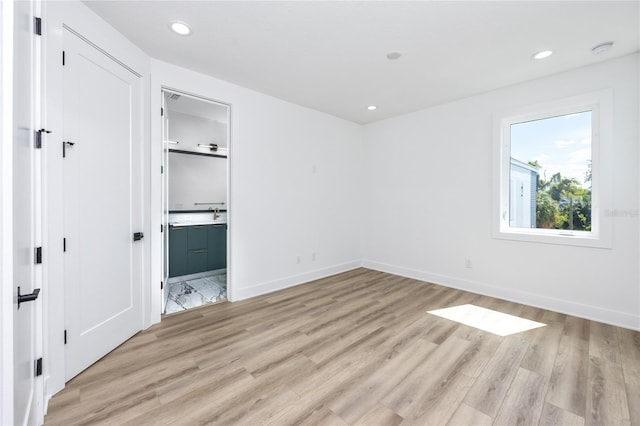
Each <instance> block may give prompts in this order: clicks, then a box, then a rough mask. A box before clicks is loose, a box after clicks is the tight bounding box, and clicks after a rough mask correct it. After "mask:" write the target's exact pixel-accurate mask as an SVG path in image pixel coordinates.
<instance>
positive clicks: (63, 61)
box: [62, 50, 65, 67]
mask: <svg viewBox="0 0 640 426" xmlns="http://www.w3.org/2000/svg"><path fill="white" fill-rule="evenodd" d="M64 63H65V60H64V50H63V51H62V66H63V67H64Z"/></svg>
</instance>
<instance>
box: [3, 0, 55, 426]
mask: <svg viewBox="0 0 640 426" xmlns="http://www.w3.org/2000/svg"><path fill="white" fill-rule="evenodd" d="M16 13H17V12H16V11H15V8H14V3H13V2H1V4H0V22H1V23H2V25H1V26H0V28H1V31H0V54H1V61H0V64H2V65H1V68H0V129H2V133H1V134H0V166H1V167H0V308H1V309H0V376H1V377H2V389H1V390H0V393H1V395H0V424H13V423H15V421H16V419H15V416H16V414H17V413H15V409H14V403H15V395H14V385H15V380H14V371H15V362H16V360H15V358H14V349H15V346H14V336H15V325H16V324H15V322H14V313H15V309H16V297H17V296H16V294H17V293H16V285H17V284H16V282H15V276H14V268H13V264H14V256H15V252H14V250H13V245H14V232H15V230H14V226H15V222H14V216H13V208H14V206H13V197H14V194H15V190H16V188H15V186H14V185H15V182H14V179H13V174H14V164H13V156H14V137H15V133H14V109H13V108H14V98H15V96H21V95H22V94H20V93H16V92H15V91H14V65H15V64H14V54H15V50H14V41H15V34H16V31H19V29H17V28H15V26H14V19H15V17H16ZM29 14H30V15H33V17H34V18H35V17H36V16H42V9H41V2H40V0H29ZM29 25H30V31H29V34H30V37H31V40H30V44H31V48H32V50H31V55H32V56H31V58H30V68H29V69H28V70H23V72H26V73H28V74H29V77H28V78H29V79H30V82H29V84H30V85H31V88H32V90H31V96H32V97H31V99H30V101H29V106H30V111H29V122H30V123H29V129H28V132H33V130H34V129H36V128H38V127H36V126H38V124H40V123H41V118H42V117H41V116H42V112H43V102H42V92H41V90H42V74H41V69H42V67H43V58H42V50H41V39H39V37H37V36H35V34H34V31H33V28H32V27H31V26H32V25H34V24H33V20H31V23H30V24H29ZM32 134H33V133H32ZM29 143H30V144H33V136H31V137H30V138H29ZM31 149H32V150H33V153H32V154H31V156H30V160H31V161H30V162H31V169H30V173H31V182H32V186H31V187H30V188H20V189H22V190H26V191H28V193H29V194H28V196H29V197H30V199H31V211H30V215H29V218H28V220H29V222H30V223H29V226H30V228H31V238H30V241H29V244H30V246H32V247H36V246H41V243H40V241H41V239H42V238H41V237H42V226H41V220H42V192H41V184H42V169H41V152H40V151H39V150H35V149H34V148H33V147H32V148H31ZM31 267H32V275H31V282H29V283H24V284H23V287H24V288H25V289H29V288H42V277H43V273H42V267H41V265H33V264H32V265H31ZM42 307H43V303H42V298H40V300H38V301H37V302H34V303H33V304H30V310H32V312H33V313H32V314H31V321H32V325H31V333H32V334H33V335H32V345H33V346H32V355H33V356H34V360H33V361H35V358H37V357H40V356H42V354H43V316H42ZM32 386H33V387H32V398H31V401H30V405H29V407H30V408H29V415H28V419H27V420H26V421H27V422H34V423H38V424H39V423H43V422H44V388H43V377H42V376H38V377H35V378H33V385H32Z"/></svg>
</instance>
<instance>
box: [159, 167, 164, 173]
mask: <svg viewBox="0 0 640 426" xmlns="http://www.w3.org/2000/svg"><path fill="white" fill-rule="evenodd" d="M163 173H164V166H160V174H163Z"/></svg>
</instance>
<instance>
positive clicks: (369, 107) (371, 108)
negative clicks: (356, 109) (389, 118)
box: [367, 105, 378, 111]
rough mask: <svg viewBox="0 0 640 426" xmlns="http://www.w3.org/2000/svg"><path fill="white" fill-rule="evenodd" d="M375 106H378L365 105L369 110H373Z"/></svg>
mask: <svg viewBox="0 0 640 426" xmlns="http://www.w3.org/2000/svg"><path fill="white" fill-rule="evenodd" d="M376 108H378V107H377V106H375V105H369V106H368V107H367V109H368V110H369V111H373V110H374V109H376Z"/></svg>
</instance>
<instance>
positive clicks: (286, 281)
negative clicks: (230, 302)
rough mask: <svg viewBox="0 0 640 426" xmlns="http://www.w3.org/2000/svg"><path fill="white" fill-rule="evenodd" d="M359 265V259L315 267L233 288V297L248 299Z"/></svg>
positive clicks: (345, 270)
mask: <svg viewBox="0 0 640 426" xmlns="http://www.w3.org/2000/svg"><path fill="white" fill-rule="evenodd" d="M360 266H362V265H361V262H360V261H354V262H348V263H342V264H340V265H335V266H331V267H328V268H323V269H317V270H315V271H310V272H306V273H304V274H300V275H294V276H291V277H287V278H282V279H279V280H274V281H269V282H266V283H262V284H258V285H255V286H252V287H248V288H241V289H237V290H234V293H235V294H234V299H235V300H243V299H248V298H250V297H255V296H260V295H263V294H267V293H272V292H274V291H278V290H284V289H285V288H289V287H293V286H296V285H299V284H304V283H306V282H309V281H314V280H318V279H320V278H325V277H328V276H331V275H335V274H340V273H342V272H347V271H350V270H352V269H356V268H359V267H360ZM235 300H234V301H235Z"/></svg>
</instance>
